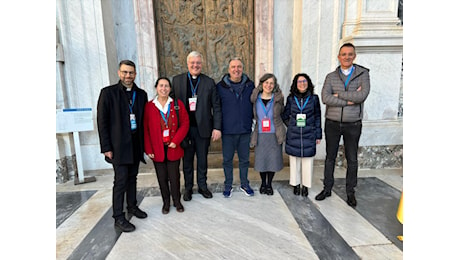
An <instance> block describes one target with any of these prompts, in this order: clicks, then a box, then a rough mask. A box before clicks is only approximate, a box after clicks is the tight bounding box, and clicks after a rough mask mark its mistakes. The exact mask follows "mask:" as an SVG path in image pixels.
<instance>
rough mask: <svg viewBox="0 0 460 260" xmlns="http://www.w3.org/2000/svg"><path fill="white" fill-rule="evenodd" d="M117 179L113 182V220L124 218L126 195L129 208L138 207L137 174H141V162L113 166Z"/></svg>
mask: <svg viewBox="0 0 460 260" xmlns="http://www.w3.org/2000/svg"><path fill="white" fill-rule="evenodd" d="M113 170H114V172H115V177H114V181H113V192H112V208H113V216H112V217H113V218H114V219H119V218H124V217H125V213H124V212H123V203H124V198H125V194H126V204H127V208H128V209H130V208H133V207H136V206H137V198H136V193H137V174H138V173H139V161H137V162H135V163H133V164H125V165H115V164H114V165H113Z"/></svg>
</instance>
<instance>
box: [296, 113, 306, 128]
mask: <svg viewBox="0 0 460 260" xmlns="http://www.w3.org/2000/svg"><path fill="white" fill-rule="evenodd" d="M296 121H297V126H298V127H304V126H306V124H307V115H306V114H297V116H296Z"/></svg>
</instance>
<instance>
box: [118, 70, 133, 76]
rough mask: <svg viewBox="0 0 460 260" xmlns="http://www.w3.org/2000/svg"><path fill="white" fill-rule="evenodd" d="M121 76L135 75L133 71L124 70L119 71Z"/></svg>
mask: <svg viewBox="0 0 460 260" xmlns="http://www.w3.org/2000/svg"><path fill="white" fill-rule="evenodd" d="M120 72H121V74H123V76H126V75H127V74H129V75H130V76H133V75H134V74H136V72H135V71H126V70H120Z"/></svg>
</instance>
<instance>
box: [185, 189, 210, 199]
mask: <svg viewBox="0 0 460 260" xmlns="http://www.w3.org/2000/svg"><path fill="white" fill-rule="evenodd" d="M198 193H200V194H201V195H203V197H205V198H207V199H210V198H212V193H211V192H210V191H209V190H208V189H201V188H198ZM184 200H185V199H184Z"/></svg>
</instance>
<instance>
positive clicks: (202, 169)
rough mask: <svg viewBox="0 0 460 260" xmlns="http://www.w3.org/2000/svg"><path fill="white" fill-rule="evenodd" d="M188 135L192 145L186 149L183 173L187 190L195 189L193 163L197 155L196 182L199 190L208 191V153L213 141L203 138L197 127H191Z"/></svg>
mask: <svg viewBox="0 0 460 260" xmlns="http://www.w3.org/2000/svg"><path fill="white" fill-rule="evenodd" d="M188 134H189V136H190V139H191V140H192V145H191V146H190V147H188V148H186V149H184V158H183V171H184V181H185V189H187V190H192V189H193V170H194V164H193V161H194V159H195V154H196V163H197V166H196V182H197V184H198V187H199V188H201V189H207V188H208V186H207V184H206V180H207V175H208V151H209V144H210V143H211V139H210V138H202V137H201V136H200V134H199V133H198V128H197V127H190V130H189V132H188Z"/></svg>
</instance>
